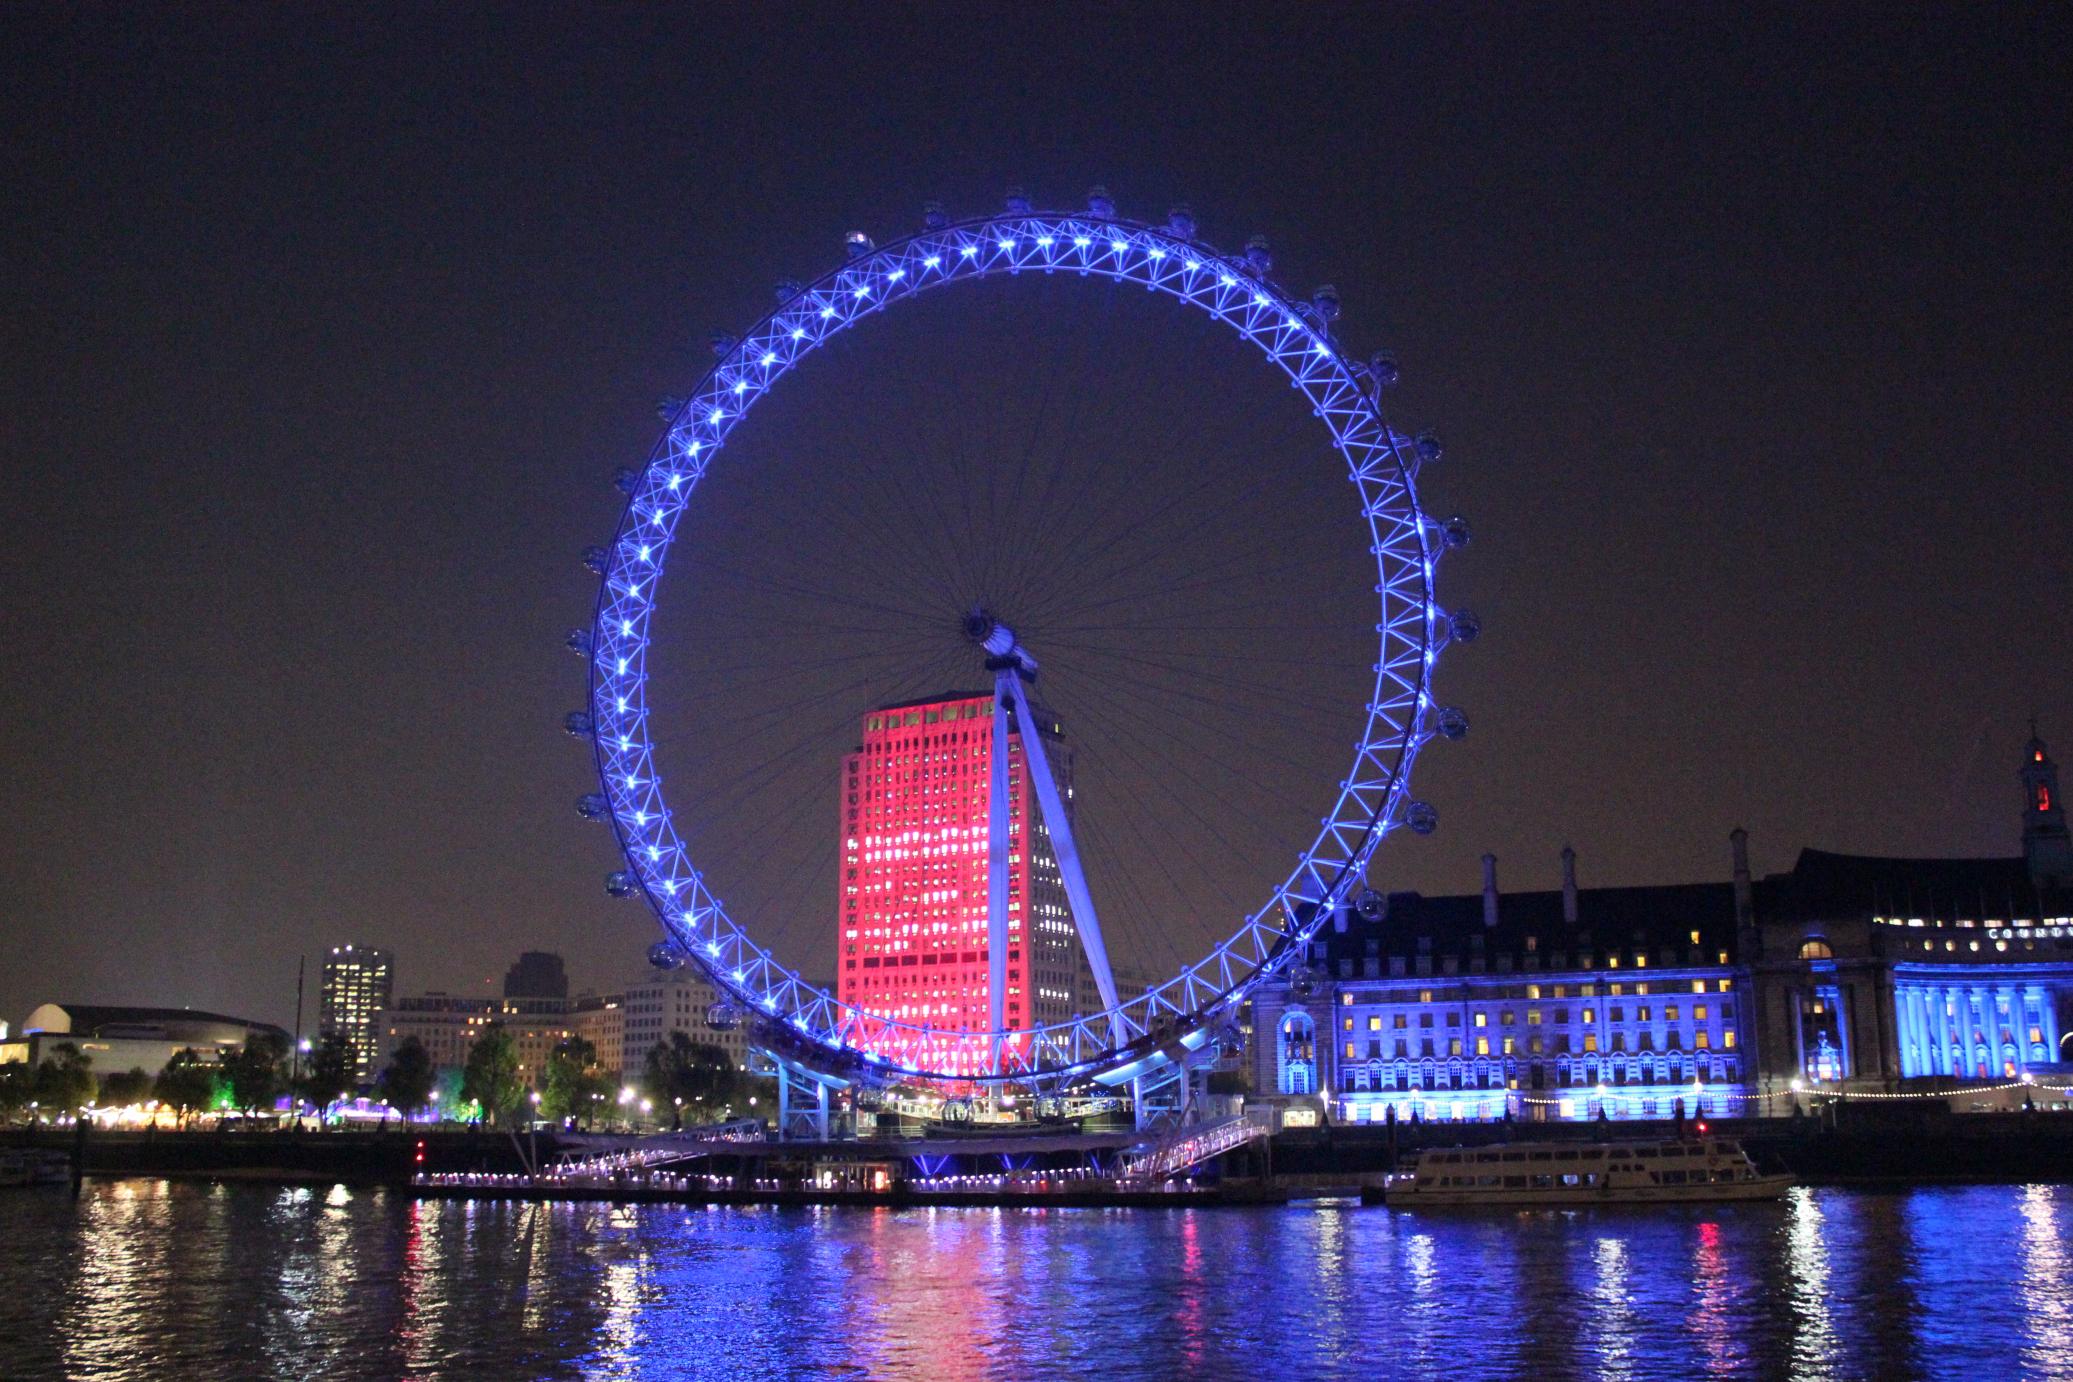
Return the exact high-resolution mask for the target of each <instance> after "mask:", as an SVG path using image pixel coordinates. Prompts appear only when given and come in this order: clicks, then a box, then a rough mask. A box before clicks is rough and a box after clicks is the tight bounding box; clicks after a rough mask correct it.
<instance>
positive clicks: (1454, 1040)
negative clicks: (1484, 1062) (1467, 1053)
mask: <svg viewBox="0 0 2073 1382" xmlns="http://www.w3.org/2000/svg"><path fill="white" fill-rule="evenodd" d="M1447 1054H1448V1055H1450V1056H1458V1055H1460V1054H1461V1038H1460V1037H1451V1038H1449V1039H1448V1041H1447Z"/></svg>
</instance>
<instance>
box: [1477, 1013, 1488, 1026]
mask: <svg viewBox="0 0 2073 1382" xmlns="http://www.w3.org/2000/svg"><path fill="white" fill-rule="evenodd" d="M1476 1025H1477V1026H1478V1027H1487V1026H1489V1025H1490V1014H1488V1013H1477V1014H1476Z"/></svg>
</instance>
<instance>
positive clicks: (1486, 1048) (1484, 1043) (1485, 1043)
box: [1476, 1037, 1490, 1056]
mask: <svg viewBox="0 0 2073 1382" xmlns="http://www.w3.org/2000/svg"><path fill="white" fill-rule="evenodd" d="M1476 1054H1477V1055H1479V1056H1487V1055H1489V1054H1490V1038H1488V1037H1477V1038H1476Z"/></svg>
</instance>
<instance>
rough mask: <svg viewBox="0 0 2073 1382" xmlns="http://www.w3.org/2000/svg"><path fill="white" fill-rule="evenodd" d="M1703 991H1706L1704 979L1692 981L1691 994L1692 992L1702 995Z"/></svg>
mask: <svg viewBox="0 0 2073 1382" xmlns="http://www.w3.org/2000/svg"><path fill="white" fill-rule="evenodd" d="M1705 991H1706V981H1705V980H1704V979H1694V980H1692V992H1693V993H1704V992H1705Z"/></svg>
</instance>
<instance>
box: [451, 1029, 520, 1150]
mask: <svg viewBox="0 0 2073 1382" xmlns="http://www.w3.org/2000/svg"><path fill="white" fill-rule="evenodd" d="M461 1099H462V1101H463V1102H467V1101H468V1100H473V1101H474V1102H475V1104H476V1106H477V1107H478V1108H480V1109H481V1110H482V1116H483V1117H484V1118H485V1119H487V1120H488V1121H489V1123H490V1125H491V1126H492V1127H496V1126H501V1125H502V1124H504V1123H506V1122H508V1121H509V1120H510V1117H511V1115H512V1114H513V1113H515V1112H517V1110H518V1106H519V1104H521V1103H522V1102H524V1100H525V1086H524V1085H523V1084H522V1083H520V1081H519V1078H518V1048H517V1047H516V1046H515V1045H513V1044H512V1041H511V1036H510V1033H508V1032H506V1031H505V1030H504V1029H503V1028H502V1027H501V1026H499V1025H498V1024H496V1023H494V1022H492V1023H491V1024H490V1025H489V1027H488V1028H487V1029H485V1030H484V1032H483V1033H482V1035H481V1036H479V1037H477V1038H476V1039H475V1044H474V1045H473V1046H470V1047H469V1048H468V1063H467V1065H466V1067H464V1068H463V1069H462V1071H461Z"/></svg>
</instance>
